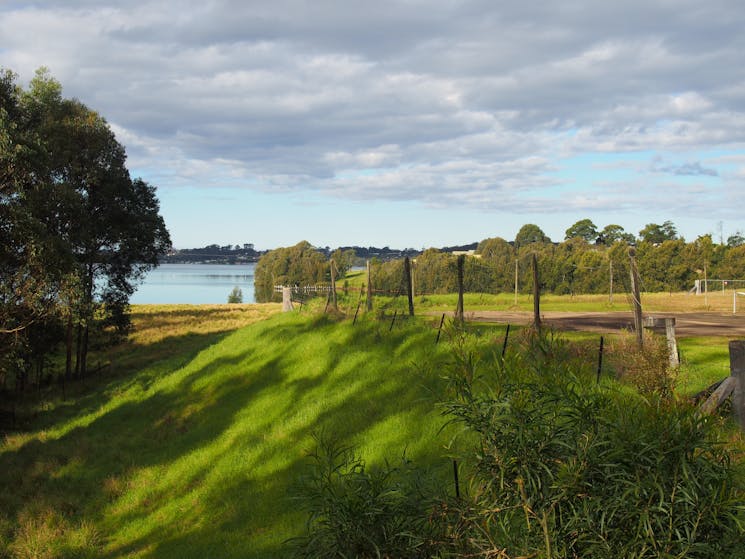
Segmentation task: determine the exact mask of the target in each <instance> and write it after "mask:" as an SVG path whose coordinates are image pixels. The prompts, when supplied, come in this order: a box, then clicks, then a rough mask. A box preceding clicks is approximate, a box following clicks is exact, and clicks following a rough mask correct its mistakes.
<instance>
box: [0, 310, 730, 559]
mask: <svg viewBox="0 0 745 559" xmlns="http://www.w3.org/2000/svg"><path fill="white" fill-rule="evenodd" d="M276 310H277V307H276V306H269V307H264V306H247V305H244V306H228V305H223V306H217V307H214V308H208V307H200V308H195V307H168V308H154V307H138V308H136V309H135V320H136V323H137V325H138V329H137V332H136V334H135V335H134V336H133V338H132V341H131V342H130V343H128V344H125V345H123V346H121V347H120V348H118V349H117V350H116V351H114V352H113V353H112V354H111V356H112V361H113V366H112V371H111V372H110V373H108V376H107V377H105V378H104V379H101V380H99V381H96V383H94V384H95V386H93V387H89V388H88V389H87V391H86V392H83V393H82V394H79V395H77V396H72V397H70V398H68V399H67V400H65V401H60V402H56V403H55V404H54V405H53V406H52V407H48V409H47V411H46V412H42V413H41V414H40V416H39V417H38V418H37V419H36V420H35V422H34V426H35V428H34V429H33V430H31V431H30V432H29V433H27V434H23V435H13V436H8V437H6V440H5V441H4V442H3V443H2V444H0V474H2V480H3V485H4V486H5V487H7V488H12V489H11V490H6V491H3V492H2V493H0V557H4V556H10V557H39V558H44V557H71V556H76V557H109V558H114V557H276V556H281V551H280V549H281V543H282V541H283V540H285V539H286V538H288V537H291V536H293V535H295V534H297V533H298V531H299V530H301V529H302V525H303V522H304V517H303V516H302V515H301V514H300V513H299V512H297V510H296V508H295V505H294V503H293V502H292V501H291V500H290V499H289V496H290V495H291V486H292V482H293V480H294V479H295V478H296V477H297V476H298V475H299V474H300V473H301V471H302V470H303V467H304V458H303V456H304V450H305V449H308V448H310V447H311V446H312V433H314V432H318V431H322V430H326V431H328V432H331V433H334V434H336V435H337V436H338V437H340V438H342V439H343V440H344V441H345V442H347V443H350V444H354V445H355V446H356V447H357V448H358V449H359V450H360V453H361V454H362V455H363V456H365V458H366V459H368V460H370V461H381V460H383V459H385V458H389V459H393V460H395V459H396V458H397V456H399V455H400V454H401V453H402V452H403V451H404V449H406V452H407V455H408V456H410V457H414V458H416V459H418V460H419V461H422V462H425V463H430V464H433V465H435V466H442V469H443V472H445V474H444V475H447V472H448V471H449V468H448V467H447V465H448V464H447V462H446V461H445V460H444V459H443V458H442V450H441V449H442V444H443V441H444V436H443V435H442V434H439V433H438V429H439V428H440V426H441V425H442V418H441V417H439V415H438V413H437V411H436V410H435V408H434V401H435V399H436V396H434V394H435V393H437V392H440V389H441V386H439V382H440V381H439V379H438V371H439V368H440V366H441V363H442V362H443V360H444V359H445V357H444V352H445V351H446V346H445V344H444V343H443V344H440V346H438V347H435V346H434V338H435V331H434V329H433V328H432V325H433V324H434V323H436V322H438V321H437V319H436V317H433V318H432V319H431V320H432V323H429V324H425V323H412V324H408V325H407V324H405V323H402V324H397V325H396V326H395V327H394V328H393V331H392V332H389V325H390V322H389V319H390V317H389V319H386V320H381V321H380V322H375V321H373V320H372V319H370V320H368V319H364V318H363V319H362V320H361V321H359V322H358V324H357V325H356V326H352V325H351V321H350V320H347V321H344V322H342V323H339V322H336V321H333V320H331V319H328V318H323V317H320V318H319V317H313V316H310V315H308V314H307V313H304V314H303V315H297V314H293V315H277V316H273V317H271V318H269V319H268V320H266V321H262V322H259V323H257V324H254V325H253V326H250V327H248V328H243V329H241V330H237V331H234V330H235V329H236V328H237V327H239V326H240V325H244V324H248V323H251V322H253V321H255V320H258V319H262V318H265V317H266V316H268V315H269V314H271V313H273V312H276ZM483 331H484V332H485V334H484V335H483V337H482V341H483V342H486V343H490V344H491V345H492V346H494V347H501V340H502V338H501V336H502V334H503V330H502V329H499V328H495V327H494V326H490V327H488V328H486V327H485V328H484V330H483ZM231 332H232V333H231ZM577 337H578V338H579V337H580V336H577ZM594 341H595V340H594V337H590V338H588V339H587V342H588V343H594ZM681 351H682V352H683V354H684V357H685V358H686V360H687V362H688V363H689V365H688V368H687V369H686V371H685V372H684V374H685V375H687V376H686V377H685V385H684V387H683V391H684V392H691V391H693V386H696V387H698V386H699V385H701V387H703V386H705V385H707V384H708V383H709V380H712V381H713V380H717V379H718V378H720V377H722V376H724V374H726V371H725V370H724V369H723V367H725V365H726V363H727V356H726V344H724V345H722V344H721V343H716V342H712V340H710V339H701V340H694V339H692V340H683V341H681ZM590 353H591V352H590ZM131 371H134V372H131ZM709 377H711V379H710V378H709ZM6 484H7V485H6ZM8 546H9V547H8Z"/></svg>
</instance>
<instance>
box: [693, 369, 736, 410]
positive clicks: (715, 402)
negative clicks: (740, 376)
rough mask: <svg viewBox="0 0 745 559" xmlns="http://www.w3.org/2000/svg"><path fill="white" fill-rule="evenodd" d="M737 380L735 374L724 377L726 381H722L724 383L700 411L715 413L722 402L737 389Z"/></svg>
mask: <svg viewBox="0 0 745 559" xmlns="http://www.w3.org/2000/svg"><path fill="white" fill-rule="evenodd" d="M736 382H737V381H736V380H735V377H733V376H729V377H727V378H726V379H724V382H722V384H720V385H719V387H718V388H717V389H716V390H715V391H714V393H713V394H712V395H711V396H709V399H708V400H706V401H705V402H704V403H703V404H702V405H701V407H700V408H699V411H700V412H701V413H703V414H706V415H710V414H712V413H714V411H715V410H716V409H717V408H718V407H719V406H720V405H721V404H722V402H724V401H725V400H726V399H727V398H729V397H730V395H731V394H732V392H733V391H734V389H735V384H736Z"/></svg>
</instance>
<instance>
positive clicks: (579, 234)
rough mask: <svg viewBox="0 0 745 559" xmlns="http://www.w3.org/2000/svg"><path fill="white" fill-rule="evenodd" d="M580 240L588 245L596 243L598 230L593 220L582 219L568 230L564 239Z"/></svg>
mask: <svg viewBox="0 0 745 559" xmlns="http://www.w3.org/2000/svg"><path fill="white" fill-rule="evenodd" d="M574 238H580V239H582V240H584V241H586V242H588V243H594V242H595V239H597V238H598V228H597V227H596V226H595V224H594V223H593V222H592V220H591V219H580V220H579V221H578V222H577V223H575V224H574V225H572V226H571V227H570V228H569V229H567V230H566V234H565V236H564V239H566V240H569V239H574Z"/></svg>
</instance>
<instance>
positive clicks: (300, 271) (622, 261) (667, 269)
mask: <svg viewBox="0 0 745 559" xmlns="http://www.w3.org/2000/svg"><path fill="white" fill-rule="evenodd" d="M630 245H634V246H635V247H636V260H637V264H638V268H639V275H640V277H641V284H642V285H641V289H642V290H643V291H647V292H659V291H671V292H672V291H681V290H689V289H691V288H692V287H693V286H694V284H695V282H696V280H701V281H702V282H703V281H704V280H715V279H716V280H745V238H744V237H743V236H742V234H740V233H737V234H735V235H732V236H730V237H729V238H728V239H727V242H726V243H721V242H720V243H715V242H714V240H713V239H712V237H711V235H702V236H699V237H698V238H696V239H695V240H694V241H691V242H686V240H685V239H683V238H682V237H680V236H679V235H678V233H677V229H676V228H675V226H674V224H673V223H672V222H670V221H665V222H664V223H662V224H655V223H651V224H648V225H647V226H645V227H644V229H642V230H641V231H640V232H639V237H634V235H632V234H630V233H627V232H626V231H624V229H623V227H621V226H620V225H615V224H612V225H608V226H606V227H604V228H603V229H602V230H599V229H597V228H596V226H595V225H594V224H593V223H592V221H591V220H589V219H584V220H580V221H578V222H577V223H575V224H574V225H572V226H571V227H570V228H569V229H567V231H566V236H565V239H564V241H562V242H560V243H554V242H551V239H550V238H549V237H548V236H547V235H546V234H545V233H544V232H543V231H542V230H541V229H540V227H538V226H537V225H535V224H526V225H524V226H523V227H522V228H521V229H520V231H519V232H518V234H517V235H516V237H515V239H514V240H513V241H507V240H505V239H503V238H500V237H494V238H488V239H484V240H482V241H481V242H479V243H478V245H477V247H476V250H475V251H474V252H473V254H472V255H470V257H468V258H466V260H465V265H464V288H465V290H466V291H468V292H481V293H500V292H513V291H514V290H515V283H516V279H517V290H518V291H519V292H521V293H526V292H530V291H531V290H532V287H533V279H532V270H531V268H530V261H531V255H532V254H536V256H537V259H538V262H539V269H540V282H541V289H542V290H544V291H546V292H550V293H555V294H560V295H563V294H580V293H587V294H591V293H608V292H609V290H611V289H613V288H614V287H612V286H613V285H614V286H615V290H616V291H617V292H622V291H628V290H629V255H628V248H629V246H630ZM330 257H331V259H333V260H334V262H335V265H336V270H337V272H336V273H337V277H341V276H342V275H343V273H344V272H345V271H346V270H348V269H349V268H350V267H351V266H352V264H353V263H359V259H358V257H357V255H356V254H354V251H351V250H348V249H347V250H341V249H337V251H335V252H334V253H332V254H331V255H330ZM456 261H457V258H456V256H455V254H454V253H453V252H449V251H445V250H441V249H434V248H432V249H427V250H425V251H423V252H421V253H419V254H418V255H416V259H415V263H414V284H415V291H416V293H417V294H418V295H423V294H437V293H453V292H455V291H457V272H456ZM329 262H330V260H329V258H327V257H326V255H325V254H323V253H322V252H320V251H318V250H317V249H315V248H314V247H313V246H312V245H310V243H308V242H306V241H303V242H301V243H299V244H297V245H295V246H294V247H287V248H279V249H275V250H273V251H269V252H268V253H267V254H266V255H264V256H263V257H262V258H261V259H260V260H259V263H258V264H257V267H256V273H255V282H256V283H255V289H256V291H255V294H256V300H257V302H265V301H271V300H273V299H275V298H276V297H277V295H276V294H275V293H274V286H275V285H315V284H323V283H328V282H329V281H330V273H331V272H330V267H329ZM371 275H372V284H373V289H374V290H375V291H376V292H384V293H389V294H395V293H402V292H404V286H403V277H404V274H403V259H397V260H390V261H385V262H384V261H380V260H377V259H375V258H373V259H371ZM742 286H743V287H745V284H743V285H742ZM719 287H721V285H719Z"/></svg>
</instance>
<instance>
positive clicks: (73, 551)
mask: <svg viewBox="0 0 745 559" xmlns="http://www.w3.org/2000/svg"><path fill="white" fill-rule="evenodd" d="M101 544H102V540H101V535H100V533H99V532H98V530H97V529H96V527H95V525H94V524H93V523H91V522H89V521H87V520H83V521H81V522H79V523H78V524H77V525H75V524H73V523H72V522H70V521H69V520H68V519H67V518H65V516H64V515H62V514H61V513H60V512H58V511H56V510H54V509H52V508H50V507H46V508H43V509H41V510H38V509H36V508H35V507H32V508H31V509H30V510H26V511H24V512H23V513H22V514H21V515H20V518H19V521H18V525H17V528H16V530H15V533H14V535H13V538H12V541H10V542H9V544H8V546H7V549H8V552H9V554H10V555H9V557H11V558H13V559H58V558H62V557H76V558H80V559H86V558H90V559H93V558H94V557H99V556H100V555H101Z"/></svg>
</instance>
